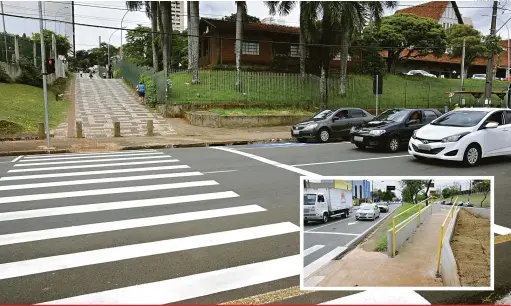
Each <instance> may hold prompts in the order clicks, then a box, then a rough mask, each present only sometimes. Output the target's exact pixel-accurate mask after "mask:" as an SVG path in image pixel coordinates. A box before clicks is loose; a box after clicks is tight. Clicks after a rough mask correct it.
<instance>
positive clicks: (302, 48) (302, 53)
mask: <svg viewBox="0 0 511 306" xmlns="http://www.w3.org/2000/svg"><path fill="white" fill-rule="evenodd" d="M299 52H300V75H301V76H302V79H305V58H306V56H307V46H306V45H305V35H304V34H303V31H302V29H301V27H300V50H299Z"/></svg>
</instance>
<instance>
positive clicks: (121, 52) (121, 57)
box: [120, 11, 130, 59]
mask: <svg viewBox="0 0 511 306" xmlns="http://www.w3.org/2000/svg"><path fill="white" fill-rule="evenodd" d="M129 12H130V11H126V13H124V16H122V19H121V49H120V52H121V59H122V29H123V27H122V22H123V21H124V17H126V15H127V14H128V13H129Z"/></svg>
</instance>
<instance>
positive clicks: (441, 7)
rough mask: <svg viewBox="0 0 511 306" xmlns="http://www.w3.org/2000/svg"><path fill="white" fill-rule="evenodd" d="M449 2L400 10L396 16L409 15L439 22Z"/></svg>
mask: <svg viewBox="0 0 511 306" xmlns="http://www.w3.org/2000/svg"><path fill="white" fill-rule="evenodd" d="M448 5H449V1H431V2H426V3H423V4H419V5H416V6H412V7H407V8H405V9H402V10H397V11H396V14H411V15H416V16H421V17H427V18H432V19H435V20H436V21H439V20H440V18H441V17H442V15H443V13H444V12H445V10H446V9H447V6H448Z"/></svg>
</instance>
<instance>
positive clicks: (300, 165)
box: [293, 155, 410, 167]
mask: <svg viewBox="0 0 511 306" xmlns="http://www.w3.org/2000/svg"><path fill="white" fill-rule="evenodd" d="M399 157H410V155H394V156H384V157H371V158H362V159H350V160H338V161H329V162H319V163H310V164H297V165H293V166H295V167H303V166H314V165H328V164H341V163H352V162H359V161H368V160H380V159H391V158H399Z"/></svg>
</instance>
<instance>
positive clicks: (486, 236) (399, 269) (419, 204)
mask: <svg viewBox="0 0 511 306" xmlns="http://www.w3.org/2000/svg"><path fill="white" fill-rule="evenodd" d="M301 180H302V181H301V188H300V191H301V224H302V225H301V227H302V231H301V237H300V239H301V240H300V246H301V256H302V259H303V264H302V270H301V275H300V277H301V280H300V289H301V290H357V291H359V290H368V289H374V288H375V287H393V288H403V287H406V288H409V289H413V290H456V291H462V290H472V291H473V290H494V289H493V288H494V271H493V270H494V268H493V267H494V259H493V258H494V251H493V249H494V241H493V220H494V216H493V215H494V210H493V207H494V204H493V198H494V195H493V181H494V179H493V177H429V178H428V177H320V178H318V177H314V178H312V177H311V178H307V177H302V178H301Z"/></svg>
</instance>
